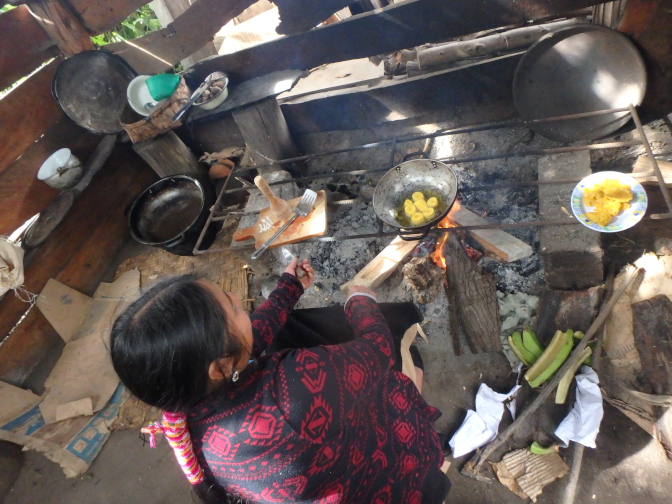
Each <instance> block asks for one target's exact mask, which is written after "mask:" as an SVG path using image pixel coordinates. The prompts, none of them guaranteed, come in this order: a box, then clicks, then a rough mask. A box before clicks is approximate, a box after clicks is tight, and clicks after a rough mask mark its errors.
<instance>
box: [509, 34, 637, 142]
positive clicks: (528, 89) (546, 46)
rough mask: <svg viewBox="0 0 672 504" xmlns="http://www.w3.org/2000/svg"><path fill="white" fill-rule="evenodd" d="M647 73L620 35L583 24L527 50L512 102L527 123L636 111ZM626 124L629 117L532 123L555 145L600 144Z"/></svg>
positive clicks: (521, 62) (595, 117) (603, 116)
mask: <svg viewBox="0 0 672 504" xmlns="http://www.w3.org/2000/svg"><path fill="white" fill-rule="evenodd" d="M645 91H646V67H645V65H644V60H643V59H642V56H641V55H640V53H639V51H638V50H637V48H636V47H635V45H634V44H633V43H632V42H631V41H630V40H629V39H628V38H627V37H626V36H624V35H623V34H622V33H619V32H617V31H616V30H612V29H610V28H605V27H604V26H599V25H593V24H582V25H578V26H573V27H570V28H565V29H564V30H558V31H556V32H553V33H549V34H548V35H545V36H544V37H542V38H541V39H539V40H538V41H537V42H535V43H534V44H533V45H532V47H530V48H529V49H528V51H527V52H526V53H525V55H524V56H523V58H522V59H521V60H520V63H519V64H518V68H517V69H516V73H515V76H514V78H513V100H514V102H515V105H516V110H517V111H518V114H519V115H520V117H521V118H523V119H525V120H534V119H545V118H549V117H556V116H564V115H570V114H578V113H584V112H594V111H598V110H605V109H611V108H622V107H627V106H628V105H630V104H633V105H635V106H636V105H639V104H640V103H642V100H643V99H644V93H645ZM629 120H630V114H629V113H628V112H614V113H611V114H599V115H594V116H592V117H584V118H580V119H570V120H564V121H551V122H540V123H532V124H530V127H531V128H532V129H533V130H534V131H536V132H537V133H539V134H541V135H543V136H545V137H546V138H550V139H551V140H556V141H558V142H566V143H570V142H576V141H578V140H595V139H597V138H603V137H605V136H607V135H610V134H611V133H613V132H615V131H616V130H618V129H619V128H620V127H622V126H623V125H624V124H626V123H627V122H628V121H629Z"/></svg>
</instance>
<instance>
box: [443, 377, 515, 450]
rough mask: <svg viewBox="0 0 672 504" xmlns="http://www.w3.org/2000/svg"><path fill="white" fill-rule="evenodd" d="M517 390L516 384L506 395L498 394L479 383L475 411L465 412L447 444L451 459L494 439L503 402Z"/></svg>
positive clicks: (500, 417) (501, 413) (500, 418)
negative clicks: (449, 448)
mask: <svg viewBox="0 0 672 504" xmlns="http://www.w3.org/2000/svg"><path fill="white" fill-rule="evenodd" d="M519 388H520V385H518V384H516V386H515V387H513V388H512V389H511V391H510V392H509V393H508V394H499V393H497V392H495V391H493V390H492V389H491V388H490V387H488V386H487V385H486V384H485V383H481V386H480V388H479V389H478V393H477V394H476V411H473V410H469V411H467V417H466V418H465V419H464V422H462V425H461V426H460V428H459V429H458V430H457V432H456V433H455V435H454V436H453V437H452V439H451V440H450V441H449V442H448V444H449V445H450V447H451V448H452V450H453V457H455V458H457V457H461V456H462V455H465V454H467V453H469V452H470V451H473V450H475V449H476V448H480V447H481V446H483V445H484V444H486V443H489V442H490V441H492V440H493V439H495V437H496V436H497V430H498V429H499V422H501V420H502V415H504V402H505V401H507V400H509V399H510V398H512V397H514V396H515V395H516V394H517V393H518V389H519ZM514 411H515V410H514Z"/></svg>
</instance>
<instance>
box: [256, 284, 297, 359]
mask: <svg viewBox="0 0 672 504" xmlns="http://www.w3.org/2000/svg"><path fill="white" fill-rule="evenodd" d="M301 294H303V285H301V282H300V281H299V279H298V278H296V277H295V276H294V275H292V274H290V273H283V274H282V276H281V277H280V280H278V286H277V287H276V288H275V290H274V291H273V292H271V294H270V295H269V296H268V300H267V301H266V302H265V303H264V304H262V305H261V306H260V307H259V308H257V309H256V310H254V312H253V313H252V315H250V320H251V321H252V335H253V337H254V347H253V348H252V355H253V356H255V357H258V356H259V355H261V352H263V351H264V350H265V349H266V347H268V345H270V344H271V343H273V340H274V339H275V336H276V335H277V334H278V333H279V332H280V329H282V327H283V326H284V325H285V322H287V316H288V315H289V312H291V311H292V310H293V309H294V305H296V303H297V302H298V300H299V298H300V297H301Z"/></svg>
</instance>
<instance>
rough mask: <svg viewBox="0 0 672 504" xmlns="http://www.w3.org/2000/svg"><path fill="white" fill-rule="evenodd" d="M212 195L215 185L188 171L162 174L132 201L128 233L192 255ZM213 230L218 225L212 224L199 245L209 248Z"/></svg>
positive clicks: (214, 232)
mask: <svg viewBox="0 0 672 504" xmlns="http://www.w3.org/2000/svg"><path fill="white" fill-rule="evenodd" d="M215 199H216V198H215V190H214V188H213V187H212V185H211V184H208V183H207V182H205V181H204V183H201V182H199V181H198V180H197V179H196V178H193V177H189V176H187V175H173V176H169V177H165V178H162V179H161V180H159V181H158V182H155V183H154V184H152V185H151V186H149V187H148V188H147V189H145V190H144V191H143V192H142V193H141V194H140V195H139V196H138V197H137V198H136V199H135V201H134V202H133V204H132V205H131V208H130V211H129V213H128V224H129V226H130V228H131V236H133V238H135V239H136V240H137V241H139V242H140V243H144V244H145V245H152V246H154V247H161V248H162V249H164V250H167V251H168V252H171V253H173V254H176V255H192V254H193V249H194V246H195V245H196V241H197V240H198V237H199V235H200V234H201V230H202V229H203V226H204V225H205V223H206V221H207V219H208V215H209V214H210V208H211V207H212V205H213V204H214V203H215ZM216 234H217V226H215V225H211V226H210V227H209V229H208V231H207V233H206V236H205V238H204V240H203V242H202V243H201V248H202V249H206V248H208V247H209V246H210V245H211V244H212V242H213V241H214V239H215V235H216Z"/></svg>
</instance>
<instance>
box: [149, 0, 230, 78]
mask: <svg viewBox="0 0 672 504" xmlns="http://www.w3.org/2000/svg"><path fill="white" fill-rule="evenodd" d="M192 3H193V2H191V1H189V0H153V1H152V2H151V4H152V8H153V9H154V12H155V13H156V17H157V18H158V19H159V21H160V22H161V26H163V27H164V28H166V27H167V26H168V25H169V24H170V23H172V22H173V20H175V19H177V18H178V17H179V16H180V14H182V13H183V12H184V11H186V10H187V9H188V8H189V7H191V4H192ZM216 54H217V49H215V44H214V43H213V42H212V40H211V41H210V42H208V43H207V44H205V45H204V46H203V47H201V48H200V49H199V50H198V51H195V52H194V53H193V54H192V55H191V56H188V57H186V58H184V59H183V60H182V66H183V67H184V69H185V70H186V69H187V68H189V67H192V66H194V65H195V64H196V63H198V62H199V61H201V60H204V59H205V58H207V57H208V56H214V55H216Z"/></svg>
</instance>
